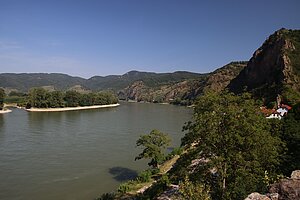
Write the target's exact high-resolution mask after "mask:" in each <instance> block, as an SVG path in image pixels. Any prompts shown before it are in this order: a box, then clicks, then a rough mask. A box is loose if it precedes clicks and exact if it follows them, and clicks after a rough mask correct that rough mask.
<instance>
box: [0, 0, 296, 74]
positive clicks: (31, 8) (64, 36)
mask: <svg viewBox="0 0 300 200" xmlns="http://www.w3.org/2000/svg"><path fill="white" fill-rule="evenodd" d="M282 27H285V28H290V29H300V0H284V1H283V0H251V1H241V0H235V1H234V0H224V1H216V0H211V1H208V0H207V1H201V0H198V1H188V0H181V1H177V0H169V1H168V0H160V1H158V0H157V1H156V0H147V1H146V0H136V1H133V0H119V1H117V0H106V1H104V0H36V1H33V0H0V73H3V72H18V73H19V72H62V73H67V74H70V75H76V76H82V77H91V76H93V75H108V74H123V73H125V72H127V71H129V70H141V71H154V72H173V71H177V70H186V71H193V72H210V71H213V70H214V69H216V68H218V67H221V66H223V65H225V64H227V63H229V62H231V61H234V60H249V59H250V57H251V56H252V54H253V52H254V51H255V50H256V49H257V48H258V47H259V46H260V45H261V44H262V42H263V41H264V40H265V39H266V38H267V37H268V36H269V35H270V34H272V33H273V32H274V31H275V30H277V29H280V28H282Z"/></svg>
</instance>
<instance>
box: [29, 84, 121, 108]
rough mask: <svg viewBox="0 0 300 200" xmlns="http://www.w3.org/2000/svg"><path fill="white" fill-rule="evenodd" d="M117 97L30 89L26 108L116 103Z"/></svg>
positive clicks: (104, 94)
mask: <svg viewBox="0 0 300 200" xmlns="http://www.w3.org/2000/svg"><path fill="white" fill-rule="evenodd" d="M117 102H118V99H117V97H116V96H115V95H114V94H112V93H110V92H98V93H87V94H81V93H79V92H76V91H67V92H65V93H63V92H61V91H53V92H49V91H47V90H45V89H43V88H32V89H31V90H30V91H29V96H28V103H27V106H26V107H27V108H30V107H36V108H60V107H77V106H92V105H107V104H113V103H117Z"/></svg>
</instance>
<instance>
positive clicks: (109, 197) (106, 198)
mask: <svg viewBox="0 0 300 200" xmlns="http://www.w3.org/2000/svg"><path fill="white" fill-rule="evenodd" d="M115 197H116V195H115V194H114V193H104V194H102V195H101V197H99V198H96V199H95V200H114V199H115Z"/></svg>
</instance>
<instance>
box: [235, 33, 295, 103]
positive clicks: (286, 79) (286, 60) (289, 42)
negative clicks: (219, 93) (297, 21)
mask: <svg viewBox="0 0 300 200" xmlns="http://www.w3.org/2000/svg"><path fill="white" fill-rule="evenodd" d="M299 45H300V31H299V30H286V29H280V30H279V31H276V32H275V33H274V34H273V35H271V36H270V37H269V38H268V39H267V40H266V41H265V42H264V44H263V45H262V46H261V47H260V48H259V49H257V50H256V51H255V52H254V54H253V56H252V58H251V59H250V61H249V62H248V64H247V66H246V67H245V68H244V69H243V70H242V71H241V73H240V74H239V75H238V76H237V77H236V78H235V79H233V80H232V81H231V83H230V84H229V88H230V90H232V91H234V92H238V93H239V92H242V91H243V90H245V89H246V90H248V91H252V92H254V94H256V95H257V96H260V97H265V98H272V99H275V97H276V95H277V94H284V93H285V90H286V87H288V88H290V89H292V90H294V91H295V92H297V93H300V85H299V83H300V79H299V69H300V62H299V55H300V49H299V48H300V46H299Z"/></svg>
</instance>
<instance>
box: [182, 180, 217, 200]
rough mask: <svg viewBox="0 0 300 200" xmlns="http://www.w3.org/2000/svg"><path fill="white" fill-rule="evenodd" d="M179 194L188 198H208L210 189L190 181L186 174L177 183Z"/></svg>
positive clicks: (197, 199)
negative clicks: (182, 179)
mask: <svg viewBox="0 0 300 200" xmlns="http://www.w3.org/2000/svg"><path fill="white" fill-rule="evenodd" d="M179 191H180V194H181V195H182V197H183V198H184V199H188V200H210V199H211V197H210V189H209V187H207V186H205V185H203V184H201V183H197V182H192V181H190V180H189V179H188V177H187V176H186V177H185V179H184V181H182V182H180V184H179Z"/></svg>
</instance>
